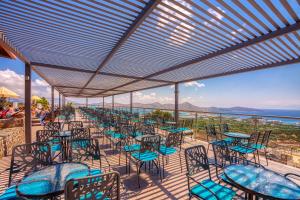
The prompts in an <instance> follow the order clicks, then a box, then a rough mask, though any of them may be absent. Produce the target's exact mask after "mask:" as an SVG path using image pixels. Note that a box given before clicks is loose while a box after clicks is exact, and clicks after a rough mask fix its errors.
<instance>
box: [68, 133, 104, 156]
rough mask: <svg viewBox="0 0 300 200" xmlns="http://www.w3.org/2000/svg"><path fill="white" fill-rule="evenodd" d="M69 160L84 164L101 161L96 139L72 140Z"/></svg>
mask: <svg viewBox="0 0 300 200" xmlns="http://www.w3.org/2000/svg"><path fill="white" fill-rule="evenodd" d="M68 158H69V160H70V161H72V162H82V161H88V160H99V159H100V148H99V142H98V140H95V139H84V138H80V139H71V140H70V141H69V156H68Z"/></svg>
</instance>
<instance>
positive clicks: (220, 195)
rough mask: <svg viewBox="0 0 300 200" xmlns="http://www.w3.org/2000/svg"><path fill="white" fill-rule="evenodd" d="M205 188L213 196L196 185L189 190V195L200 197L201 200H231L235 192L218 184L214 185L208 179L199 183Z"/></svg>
mask: <svg viewBox="0 0 300 200" xmlns="http://www.w3.org/2000/svg"><path fill="white" fill-rule="evenodd" d="M201 184H203V185H204V186H205V187H206V188H209V189H210V190H211V191H212V192H213V193H214V194H215V195H216V196H217V198H216V197H215V196H214V194H212V193H211V192H210V191H209V190H207V189H206V188H204V187H203V186H202V185H200V184H197V185H195V186H194V187H192V188H191V191H190V193H191V194H193V195H195V196H198V197H200V198H201V199H206V200H218V199H222V200H231V199H233V197H234V196H235V194H236V192H235V191H233V190H231V189H230V188H227V187H225V186H222V185H220V184H218V183H215V182H214V181H212V180H210V179H208V180H204V181H202V182H201Z"/></svg>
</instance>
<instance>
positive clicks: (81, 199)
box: [79, 191, 110, 200]
mask: <svg viewBox="0 0 300 200" xmlns="http://www.w3.org/2000/svg"><path fill="white" fill-rule="evenodd" d="M96 192H97V193H96ZM93 193H94V194H93V195H92V192H88V193H86V194H82V195H80V197H79V200H88V199H92V196H94V199H103V197H102V196H103V192H99V191H94V192H93ZM103 200H110V198H108V197H106V198H104V199H103Z"/></svg>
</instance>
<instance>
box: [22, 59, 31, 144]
mask: <svg viewBox="0 0 300 200" xmlns="http://www.w3.org/2000/svg"><path fill="white" fill-rule="evenodd" d="M24 89H25V143H26V144H29V143H31V66H30V64H29V63H25V88H24Z"/></svg>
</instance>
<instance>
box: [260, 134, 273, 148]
mask: <svg viewBox="0 0 300 200" xmlns="http://www.w3.org/2000/svg"><path fill="white" fill-rule="evenodd" d="M271 133H272V130H266V131H265V132H264V134H263V137H262V140H261V144H262V145H264V146H265V147H267V146H268V144H269V140H270V135H271Z"/></svg>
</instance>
